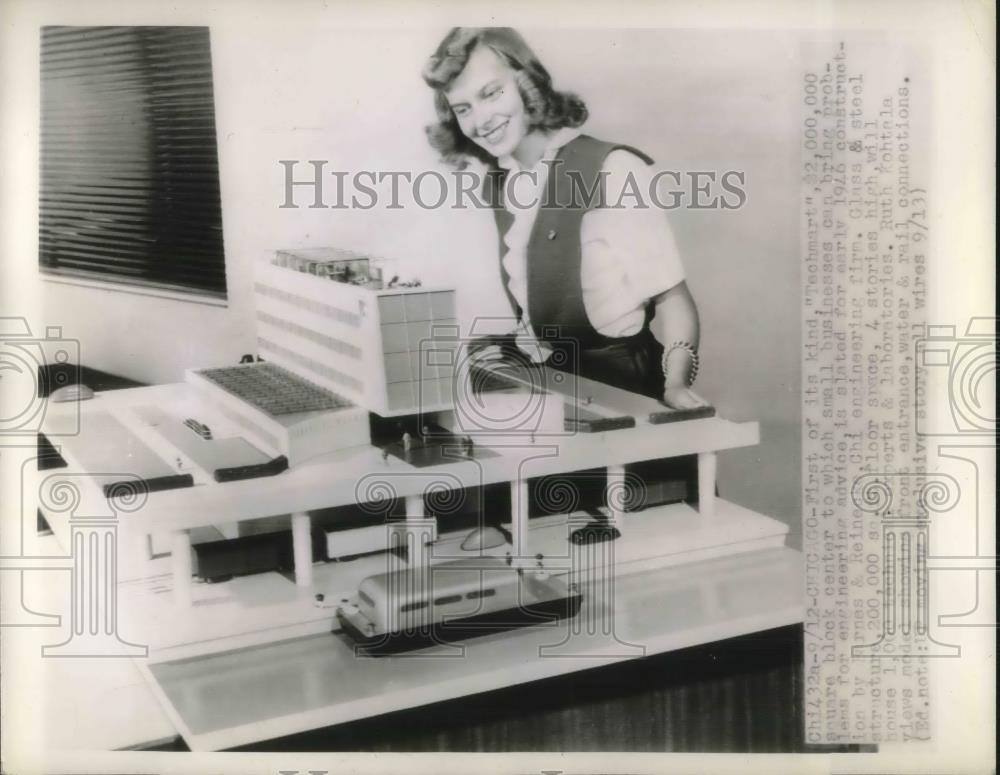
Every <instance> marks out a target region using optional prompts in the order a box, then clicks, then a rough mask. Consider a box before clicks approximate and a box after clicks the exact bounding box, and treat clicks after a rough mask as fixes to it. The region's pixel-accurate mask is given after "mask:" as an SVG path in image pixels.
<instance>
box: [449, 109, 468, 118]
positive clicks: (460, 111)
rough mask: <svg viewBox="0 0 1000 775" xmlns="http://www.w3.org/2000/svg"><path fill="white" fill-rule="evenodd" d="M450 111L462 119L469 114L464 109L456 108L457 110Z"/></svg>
mask: <svg viewBox="0 0 1000 775" xmlns="http://www.w3.org/2000/svg"><path fill="white" fill-rule="evenodd" d="M452 111H454V113H455V115H456V116H459V117H462V116H464V115H465V114H466V113H468V112H469V109H468V108H466V107H458V108H452Z"/></svg>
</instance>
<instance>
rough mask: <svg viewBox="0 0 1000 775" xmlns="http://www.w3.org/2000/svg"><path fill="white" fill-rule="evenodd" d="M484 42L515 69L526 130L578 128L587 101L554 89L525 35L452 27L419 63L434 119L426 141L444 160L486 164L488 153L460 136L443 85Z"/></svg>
mask: <svg viewBox="0 0 1000 775" xmlns="http://www.w3.org/2000/svg"><path fill="white" fill-rule="evenodd" d="M479 45H482V46H488V47H489V48H490V49H492V50H493V51H494V52H495V53H496V54H497V56H499V57H500V58H501V59H502V60H503V61H505V62H506V63H507V64H508V65H509V66H510V67H511V69H512V70H513V71H514V79H515V82H516V83H517V86H518V89H519V90H520V92H521V99H523V100H524V106H525V110H526V112H527V114H528V126H529V128H530V129H561V128H562V127H578V126H580V125H581V124H582V123H583V122H584V121H586V120H587V106H586V104H584V102H583V100H582V99H580V98H579V97H578V96H576V95H575V94H572V93H569V92H560V91H556V90H555V89H554V88H553V87H552V76H550V75H549V72H548V70H546V69H545V67H544V66H543V65H542V63H541V62H539V61H538V57H537V56H535V52H533V51H532V50H531V49H530V48H529V47H528V44H527V43H525V42H524V38H522V37H521V35H520V34H519V33H518V32H517V31H516V30H514V29H512V28H510V27H455V28H453V29H452V30H451V32H449V33H448V34H447V35H446V36H445V38H444V40H442V41H441V45H439V46H438V48H437V51H435V52H434V55H433V56H432V57H431V58H430V60H429V61H428V62H427V65H426V66H425V67H424V71H423V78H424V81H425V82H426V83H427V85H428V86H430V87H431V88H432V89H434V108H435V110H436V111H437V115H438V123H436V124H431V125H430V126H428V127H427V128H426V131H427V139H428V140H429V141H430V144H431V146H432V147H433V148H434V149H435V150H437V151H438V153H440V154H441V158H442V160H443V161H445V162H447V163H449V164H453V165H455V166H456V167H459V168H461V167H464V166H466V164H467V160H468V157H470V156H472V157H475V158H477V159H480V160H482V161H484V162H486V163H487V164H489V163H490V162H492V161H493V158H494V157H493V156H491V155H490V154H489V153H487V152H486V151H485V150H484V149H483V148H481V147H480V146H478V145H476V144H475V143H474V142H472V140H470V139H469V138H468V137H466V136H465V134H464V133H463V132H462V130H461V128H460V127H459V125H458V120H457V119H456V118H455V114H454V113H453V112H452V110H451V106H450V105H449V104H448V99H447V98H446V97H445V94H444V92H445V90H446V89H447V88H448V87H449V86H450V85H451V84H452V82H453V81H454V80H455V79H456V78H457V77H458V75H459V73H461V72H462V70H464V69H465V65H466V64H467V63H468V61H469V57H470V56H471V55H472V52H473V50H474V49H475V48H476V46H479Z"/></svg>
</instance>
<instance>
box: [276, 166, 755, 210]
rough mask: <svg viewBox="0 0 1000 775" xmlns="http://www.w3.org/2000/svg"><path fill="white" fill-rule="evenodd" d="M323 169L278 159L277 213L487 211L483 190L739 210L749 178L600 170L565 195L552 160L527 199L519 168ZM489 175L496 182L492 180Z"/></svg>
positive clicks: (519, 201) (514, 199) (550, 199)
mask: <svg viewBox="0 0 1000 775" xmlns="http://www.w3.org/2000/svg"><path fill="white" fill-rule="evenodd" d="M328 163H329V162H328V161H327V160H325V159H309V160H303V161H299V160H296V159H280V160H279V161H278V164H279V165H280V166H281V167H282V170H283V172H282V174H283V188H282V192H283V195H282V198H281V204H280V205H279V208H281V209H298V208H299V207H308V208H311V209H330V210H347V209H354V210H372V209H375V208H377V207H382V208H384V209H387V210H401V209H403V208H404V207H407V206H410V205H409V204H408V203H412V204H413V206H416V207H418V208H421V209H423V210H437V209H443V208H448V209H453V210H467V209H487V208H490V207H491V206H492V205H491V203H490V201H489V197H488V196H487V195H486V194H485V192H486V191H487V190H488V188H489V187H490V186H491V185H494V184H496V185H498V186H499V187H500V189H501V191H502V195H503V201H504V202H505V204H506V205H507V206H508V207H509V208H510V209H513V210H531V209H533V208H535V207H540V208H541V209H543V210H547V209H570V208H587V207H594V206H599V207H606V208H610V209H613V210H623V209H626V208H630V209H639V210H644V209H654V208H655V209H659V210H677V209H681V208H686V209H690V210H738V209H740V208H741V207H743V206H744V205H745V204H746V203H747V181H746V173H745V172H744V171H742V170H723V171H718V170H685V171H678V170H660V171H658V172H656V173H654V174H653V175H652V176H651V178H650V180H649V181H648V183H645V184H642V183H640V182H639V181H638V180H637V179H636V177H635V176H634V175H633V174H631V173H629V174H628V175H626V176H625V177H624V179H623V180H620V181H617V182H615V183H614V184H612V185H609V183H610V181H609V177H610V173H609V172H608V171H607V170H601V171H599V172H598V175H597V179H596V180H589V181H588V180H585V179H584V178H583V175H582V174H581V173H580V172H579V171H577V170H570V171H568V172H567V176H568V178H569V180H570V188H569V191H566V192H558V191H557V190H556V187H555V184H554V181H555V180H556V175H555V174H554V173H555V172H556V171H557V170H558V168H559V167H560V166H561V165H562V164H563V163H564V162H563V160H562V159H552V160H545V161H543V162H541V163H542V165H543V167H544V169H543V172H544V176H545V177H544V183H545V185H544V186H543V187H542V190H541V192H540V193H537V194H530V195H524V194H519V193H518V192H517V186H518V182H519V179H520V178H527V179H528V180H530V182H531V183H532V184H533V187H534V188H535V189H536V190H537V188H538V185H539V182H540V180H542V175H540V174H539V172H538V170H519V171H515V172H512V173H510V174H507V175H504V176H503V178H502V179H499V173H498V172H497V171H492V170H491V171H487V172H483V173H480V172H477V171H475V170H467V169H465V170H451V171H448V172H440V171H438V170H423V171H421V172H417V173H414V172H413V171H412V170H355V171H353V172H351V171H347V170H327V169H326V166H327V164H328ZM300 165H301V168H300ZM307 165H308V166H307ZM494 177H497V178H498V179H497V180H493V178H494ZM306 202H308V204H305V203H306Z"/></svg>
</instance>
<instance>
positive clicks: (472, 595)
mask: <svg viewBox="0 0 1000 775" xmlns="http://www.w3.org/2000/svg"><path fill="white" fill-rule="evenodd" d="M496 593H497V591H496V590H495V589H477V590H475V591H473V592H467V593H466V595H465V596H466V597H467V598H469V600H476V599H477V598H480V597H493V596H494V595H495V594H496Z"/></svg>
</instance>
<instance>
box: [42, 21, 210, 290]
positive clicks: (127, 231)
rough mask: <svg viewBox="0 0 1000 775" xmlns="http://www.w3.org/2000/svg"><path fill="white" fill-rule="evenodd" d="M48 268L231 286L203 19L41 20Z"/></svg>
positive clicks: (145, 282) (170, 283)
mask: <svg viewBox="0 0 1000 775" xmlns="http://www.w3.org/2000/svg"><path fill="white" fill-rule="evenodd" d="M41 78H42V81H41V177H40V186H41V188H40V201H39V262H40V265H41V268H42V271H44V272H46V273H50V274H57V275H63V276H67V275H69V276H74V277H83V278H89V279H98V280H105V281H112V282H116V283H127V284H133V285H142V286H153V287H159V288H167V289H171V290H180V291H187V292H193V293H197V294H205V295H209V296H216V297H225V295H226V274H225V260H224V254H223V243H222V208H221V204H220V196H219V168H218V151H217V146H216V135H215V101H214V92H213V87H212V58H211V50H210V47H209V31H208V28H207V27H44V28H43V29H42V38H41Z"/></svg>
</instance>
